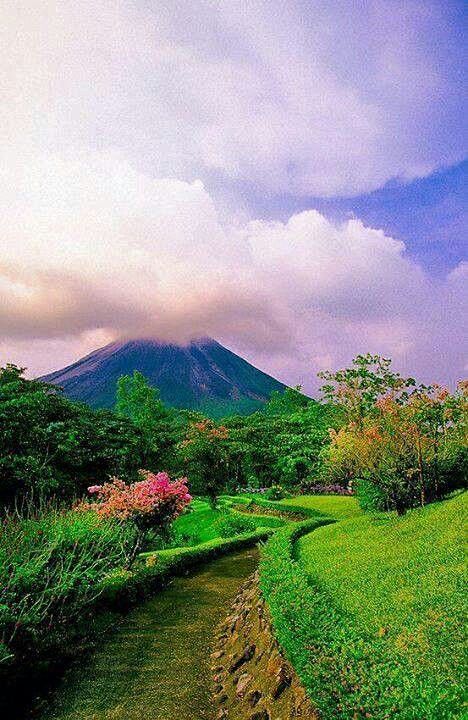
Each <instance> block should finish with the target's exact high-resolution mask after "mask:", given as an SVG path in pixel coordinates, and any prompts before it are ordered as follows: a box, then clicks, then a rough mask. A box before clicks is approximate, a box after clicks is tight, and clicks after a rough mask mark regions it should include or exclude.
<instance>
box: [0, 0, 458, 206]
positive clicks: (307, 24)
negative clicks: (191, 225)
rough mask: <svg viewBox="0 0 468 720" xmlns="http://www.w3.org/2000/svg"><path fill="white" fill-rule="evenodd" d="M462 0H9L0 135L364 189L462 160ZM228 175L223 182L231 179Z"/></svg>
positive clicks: (164, 168)
mask: <svg viewBox="0 0 468 720" xmlns="http://www.w3.org/2000/svg"><path fill="white" fill-rule="evenodd" d="M457 7H458V5H457V3H456V2H449V3H444V4H441V3H440V2H436V1H435V0H433V1H431V0H422V1H421V2H417V3H408V2H406V1H405V0H396V1H395V2H392V3H387V2H382V1H380V0H373V1H372V2H369V3H366V4H365V7H362V6H361V5H359V4H355V3H349V2H347V1H345V0H344V1H343V2H341V1H340V2H334V3H323V2H319V1H318V0H317V1H316V0H312V1H310V0H309V1H308V2H303V1H302V0H292V1H291V2H289V3H276V4H274V6H272V4H271V3H270V2H266V0H253V1H252V2H248V3H246V2H243V1H242V0H231V1H230V2H219V3H213V2H212V1H211V0H197V2H196V3H187V2H186V1H185V0H167V1H165V0H158V2H147V3H139V2H136V0H134V1H133V2H131V1H130V2H128V3H120V2H117V1H116V0H108V1H107V2H103V1H98V2H91V0H80V1H79V2H78V0H63V2H61V3H56V2H53V0H44V1H43V2H40V3H34V4H33V7H31V3H26V2H22V1H20V2H18V0H6V2H4V3H3V4H2V11H1V12H2V22H1V24H0V27H1V28H2V29H1V30H0V32H3V34H4V37H2V48H3V58H4V62H3V70H2V76H1V83H0V85H1V87H2V88H3V98H2V99H3V102H2V107H3V109H4V110H3V113H2V118H1V119H0V129H1V131H2V136H3V137H5V141H6V142H5V144H6V146H7V148H8V147H13V152H14V153H15V154H16V155H17V154H18V152H22V153H23V157H24V159H25V160H26V161H27V157H28V154H29V152H30V150H31V148H37V147H41V148H42V149H44V150H46V151H49V150H52V151H59V152H60V151H62V150H63V149H64V148H66V149H70V148H82V147H86V148H88V149H89V148H92V149H95V148H103V147H116V148H119V149H120V150H121V151H122V152H123V153H124V154H126V155H127V156H128V157H130V158H131V160H132V162H133V163H134V164H136V165H137V166H138V167H140V168H141V169H142V170H145V171H149V172H150V173H152V174H154V175H155V176H157V177H178V178H183V179H184V180H193V179H195V178H198V177H201V178H202V179H204V180H205V181H207V180H210V181H211V182H212V183H213V184H214V185H216V183H215V181H214V180H213V177H220V178H221V179H222V182H226V181H234V182H241V183H249V184H253V185H255V186H256V187H257V188H258V190H260V191H264V192H272V193H291V194H309V195H321V196H327V197H328V196H337V195H355V194H359V193H363V192H367V191H370V190H373V189H375V188H378V187H381V186H382V185H384V184H385V183H386V182H387V181H389V180H391V179H392V178H399V179H402V180H408V179H411V178H414V177H419V176H424V175H427V174H429V173H431V172H432V171H433V170H435V169H436V168H439V167H442V166H446V165H450V164H453V163H456V162H458V161H460V160H461V159H462V158H463V157H464V150H465V145H464V122H463V121H464V115H463V112H461V111H460V105H461V103H462V102H463V93H464V90H463V85H462V80H461V78H460V74H459V68H460V67H461V53H462V44H461V43H460V39H459V37H457V27H458V26H459V24H460V18H458V16H457V12H458V10H457ZM222 182H221V185H222Z"/></svg>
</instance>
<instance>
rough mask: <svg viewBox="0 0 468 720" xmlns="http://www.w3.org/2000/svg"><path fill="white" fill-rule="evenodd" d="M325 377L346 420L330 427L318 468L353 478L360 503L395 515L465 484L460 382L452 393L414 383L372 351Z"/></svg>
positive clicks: (467, 443) (467, 388) (467, 403)
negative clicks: (334, 428)
mask: <svg viewBox="0 0 468 720" xmlns="http://www.w3.org/2000/svg"><path fill="white" fill-rule="evenodd" d="M326 377H327V379H328V380H329V381H331V383H332V384H329V385H326V386H325V387H324V392H325V393H326V394H327V396H328V398H329V399H330V400H331V401H332V402H334V403H336V404H337V405H338V406H339V408H340V410H341V412H342V413H343V416H344V418H345V423H344V424H343V425H342V427H341V428H339V429H338V430H333V429H332V430H331V431H330V436H331V443H330V444H329V445H328V447H327V448H326V449H325V451H324V453H323V456H322V457H323V459H324V465H323V468H322V474H324V475H326V476H327V477H328V478H329V479H330V480H331V481H332V482H333V481H334V482H337V483H341V484H343V485H347V484H348V483H354V484H355V485H356V486H357V490H358V495H359V497H360V500H361V503H362V505H363V507H365V508H368V509H373V510H396V511H397V512H398V513H400V514H401V513H404V512H405V511H406V510H407V509H408V508H410V507H415V506H417V505H421V506H424V505H425V503H426V502H429V501H431V500H434V499H437V498H440V497H442V496H444V495H445V494H446V493H447V492H449V491H450V490H452V489H454V488H456V487H463V486H464V485H465V484H466V478H467V471H468V433H467V430H468V425H467V421H468V413H467V411H468V385H467V383H460V384H459V387H458V389H457V391H456V392H455V393H453V394H450V393H449V392H448V390H446V389H445V388H440V387H438V386H431V387H426V386H424V385H420V386H417V385H416V383H415V381H414V380H413V379H412V378H410V379H406V380H405V379H402V378H401V377H400V376H399V375H398V373H392V372H391V369H390V361H389V360H384V359H382V358H380V357H379V356H372V355H367V356H358V357H357V358H355V360H354V367H353V368H351V369H350V370H340V371H338V372H337V373H334V374H331V373H329V374H326Z"/></svg>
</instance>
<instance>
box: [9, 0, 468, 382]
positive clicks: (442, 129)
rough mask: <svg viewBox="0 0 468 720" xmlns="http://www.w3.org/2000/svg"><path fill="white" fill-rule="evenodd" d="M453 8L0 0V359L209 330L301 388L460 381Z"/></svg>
mask: <svg viewBox="0 0 468 720" xmlns="http://www.w3.org/2000/svg"><path fill="white" fill-rule="evenodd" d="M466 17H467V13H466V9H465V6H464V3H463V2H461V1H460V2H458V1H454V0H444V2H441V1H440V0H439V1H437V2H436V1H435V0H359V1H357V2H352V3H351V2H349V0H334V1H329V2H327V1H324V0H321V1H320V2H319V1H316V0H286V1H284V0H282V1H281V2H279V0H268V1H263V0H248V1H247V0H243V1H242V2H241V0H193V1H192V2H187V0H126V1H123V0H119V1H117V0H92V1H91V0H79V1H78V0H60V2H59V1H58V0H56V1H55V2H53V1H52V0H37V2H35V3H32V4H31V3H30V2H26V0H4V2H3V3H2V5H1V9H0V39H1V44H2V67H1V68H0V99H1V104H2V113H1V115H0V151H1V157H2V162H1V163H0V363H2V364H3V363H5V362H14V363H16V364H18V365H21V366H26V367H27V368H28V372H29V374H30V375H38V374H41V373H44V372H47V371H51V370H55V369H58V368H60V367H62V366H64V365H66V364H68V363H70V362H73V361H74V360H76V359H78V358H79V357H80V356H82V355H84V354H86V353H87V352H90V351H91V350H93V349H95V348H97V347H100V346H102V345H104V344H106V343H107V342H110V341H111V340H113V339H116V338H120V337H135V336H156V337H158V338H160V339H163V340H167V341H170V342H187V341H188V340H189V339H190V338H191V337H200V336H211V337H214V338H216V339H217V340H218V341H220V342H222V343H223V344H225V345H226V346H227V347H229V348H231V349H233V350H234V351H236V352H238V353H239V354H241V355H242V356H244V357H245V358H246V359H248V360H249V361H250V362H253V363H254V364H255V365H257V366H258V367H261V368H262V369H264V370H265V371H267V372H269V373H271V374H273V375H274V376H275V377H278V378H279V379H281V380H283V381H284V382H287V383H289V384H293V385H296V384H301V385H303V387H304V388H305V389H306V390H307V391H308V392H311V393H314V392H315V390H316V388H317V381H316V373H317V372H318V371H319V370H323V369H328V368H338V367H343V366H346V365H348V364H349V363H350V361H351V359H352V357H353V356H354V355H355V354H357V353H360V352H367V351H370V352H373V353H380V354H383V355H385V356H390V357H392V358H393V360H394V364H395V367H396V369H398V370H399V371H400V372H402V373H406V374H409V375H412V376H416V377H418V378H419V379H421V380H422V381H425V382H430V381H437V382H441V383H449V384H450V385H452V386H453V385H454V384H455V383H456V382H457V380H459V379H461V378H463V377H466V374H467V370H468V359H467V343H466V331H465V327H466V321H465V318H466V316H467V306H466V300H467V292H466V280H467V277H468V261H467V258H466V241H465V238H466V230H467V226H468V222H467V201H466V192H465V189H466V178H467V175H468V162H467V152H466V149H467V143H466V120H465V118H466V115H467V112H466V110H467V108H466V83H465V82H464V77H465V70H466V47H467V44H466Z"/></svg>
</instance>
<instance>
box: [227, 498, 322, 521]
mask: <svg viewBox="0 0 468 720" xmlns="http://www.w3.org/2000/svg"><path fill="white" fill-rule="evenodd" d="M230 499H231V500H233V505H232V507H233V508H234V509H236V507H237V508H239V509H240V508H241V507H242V508H245V509H246V510H247V511H248V512H261V510H262V508H265V510H273V511H274V512H276V513H278V514H280V515H281V514H282V515H286V516H290V517H291V519H294V518H304V519H306V518H325V517H327V516H326V515H324V513H321V512H320V510H314V509H313V508H306V507H300V506H298V505H293V504H291V503H285V502H283V501H281V502H278V501H276V500H267V499H266V498H263V497H261V496H259V495H255V496H251V497H249V496H247V497H245V499H244V498H240V497H234V496H230ZM327 520H329V518H328V517H327Z"/></svg>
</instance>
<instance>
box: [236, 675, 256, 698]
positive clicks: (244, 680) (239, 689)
mask: <svg viewBox="0 0 468 720" xmlns="http://www.w3.org/2000/svg"><path fill="white" fill-rule="evenodd" d="M252 680H253V678H252V675H249V674H248V673H242V675H241V676H240V678H239V680H238V681H237V685H236V695H237V697H244V694H245V691H246V689H247V687H248V686H249V685H250V683H251V682H252Z"/></svg>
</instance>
